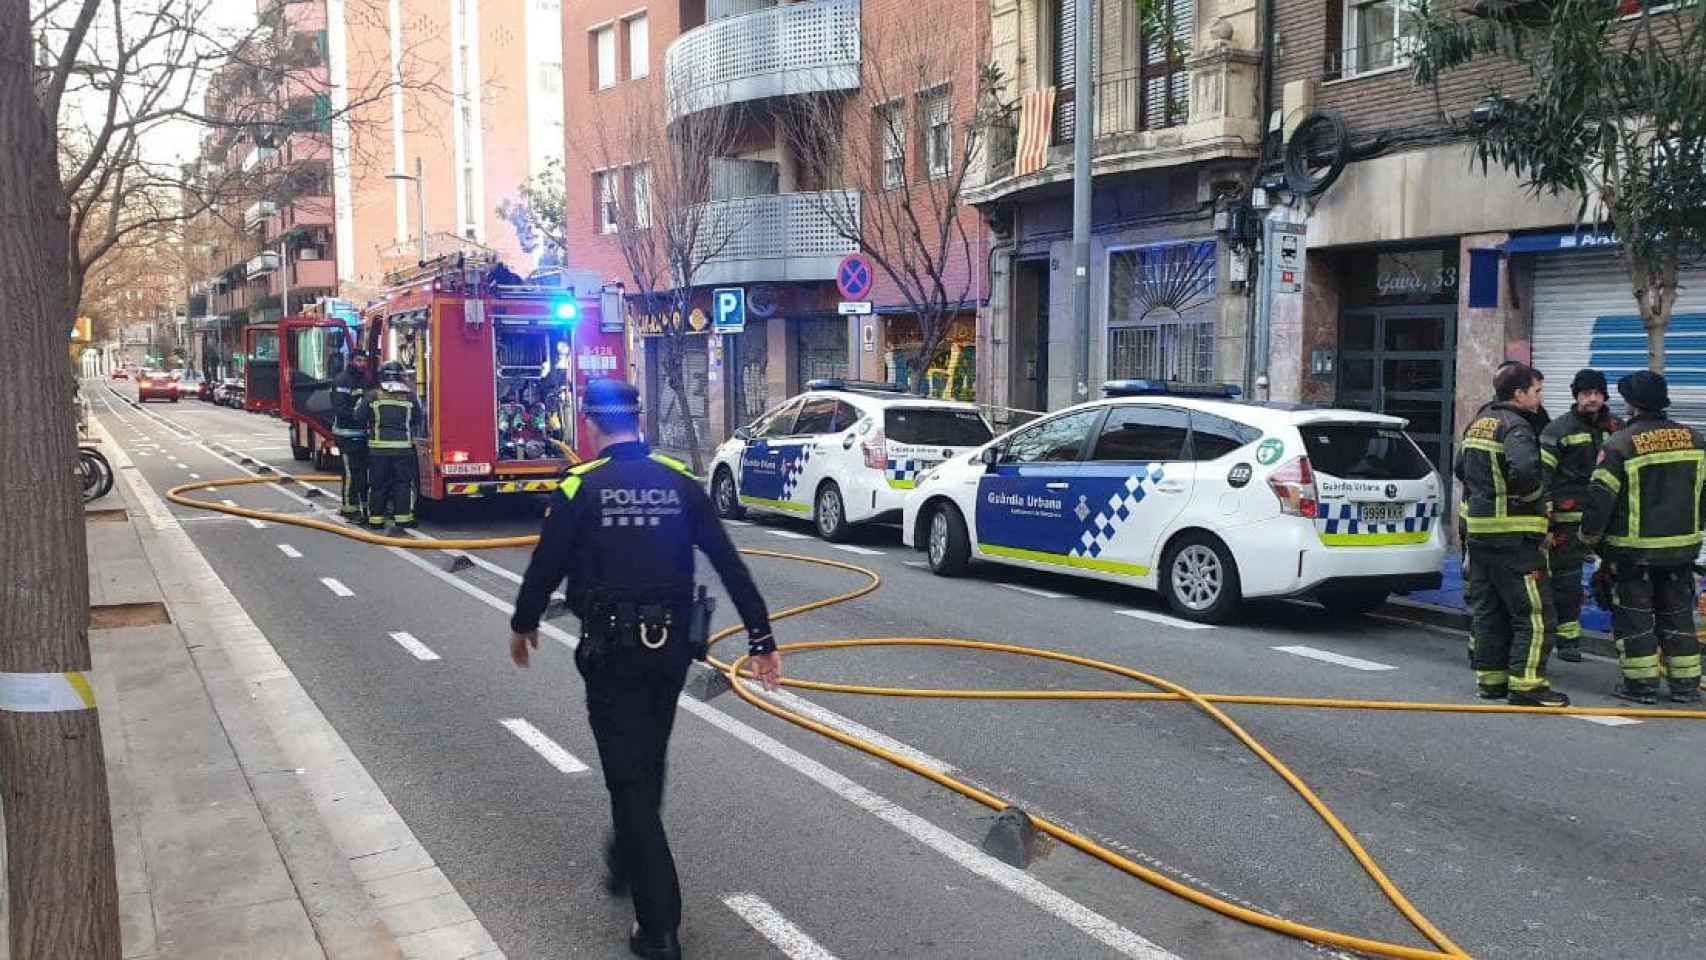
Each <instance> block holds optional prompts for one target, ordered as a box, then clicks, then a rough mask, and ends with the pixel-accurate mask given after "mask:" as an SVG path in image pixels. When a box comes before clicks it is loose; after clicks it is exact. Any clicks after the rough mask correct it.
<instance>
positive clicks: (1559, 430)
mask: <svg viewBox="0 0 1706 960" xmlns="http://www.w3.org/2000/svg"><path fill="white" fill-rule="evenodd" d="M1621 429H1623V424H1621V423H1619V422H1618V421H1617V418H1615V417H1613V416H1612V415H1611V412H1610V411H1609V410H1606V409H1605V408H1603V407H1601V408H1600V411H1599V415H1598V416H1596V417H1593V418H1588V417H1584V416H1582V414H1581V413H1579V412H1577V410H1576V408H1575V407H1573V406H1572V407H1571V408H1570V411H1569V412H1568V413H1566V414H1564V415H1563V416H1561V417H1559V418H1558V419H1556V420H1554V421H1552V422H1551V423H1549V424H1547V425H1546V429H1544V430H1542V431H1540V460H1541V463H1543V464H1544V465H1545V468H1546V471H1545V472H1546V490H1547V492H1548V493H1549V494H1550V495H1551V497H1552V522H1553V524H1555V525H1559V526H1564V525H1569V524H1577V523H1581V522H1582V510H1583V509H1584V508H1585V507H1586V506H1587V502H1588V489H1589V487H1590V486H1591V484H1592V481H1593V471H1594V468H1595V467H1596V466H1598V461H1599V448H1600V447H1601V446H1602V445H1603V444H1604V443H1605V438H1606V437H1609V436H1611V435H1612V434H1614V433H1616V432H1617V431H1619V430H1621Z"/></svg>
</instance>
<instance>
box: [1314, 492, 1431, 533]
mask: <svg viewBox="0 0 1706 960" xmlns="http://www.w3.org/2000/svg"><path fill="white" fill-rule="evenodd" d="M1321 511H1322V513H1323V516H1322V517H1320V518H1317V519H1316V521H1315V522H1316V524H1317V525H1319V526H1320V527H1321V532H1322V533H1426V532H1428V531H1429V530H1431V529H1433V525H1434V521H1436V520H1438V519H1439V501H1438V500H1424V501H1421V502H1419V503H1412V504H1410V507H1409V509H1408V510H1407V511H1405V513H1406V516H1405V517H1404V519H1402V520H1399V521H1392V522H1386V523H1365V522H1363V521H1362V520H1359V519H1357V505H1356V504H1354V503H1324V504H1322V505H1321Z"/></svg>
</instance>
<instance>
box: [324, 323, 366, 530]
mask: <svg viewBox="0 0 1706 960" xmlns="http://www.w3.org/2000/svg"><path fill="white" fill-rule="evenodd" d="M367 386H368V381H367V351H366V350H357V351H355V352H354V353H352V354H350V359H349V363H348V364H347V365H346V366H345V367H344V369H343V371H342V372H340V373H339V374H338V376H337V379H335V380H333V381H332V436H334V437H336V438H337V440H338V453H339V454H340V455H341V459H342V460H343V465H344V501H343V504H342V505H341V506H340V507H339V508H338V513H339V514H341V515H342V516H343V518H344V519H346V520H349V521H352V522H355V523H360V522H361V521H362V520H363V519H364V518H366V516H367V425H366V424H365V423H364V422H363V421H362V419H361V418H360V417H358V416H356V413H355V407H356V404H358V403H360V402H361V399H362V397H365V396H367Z"/></svg>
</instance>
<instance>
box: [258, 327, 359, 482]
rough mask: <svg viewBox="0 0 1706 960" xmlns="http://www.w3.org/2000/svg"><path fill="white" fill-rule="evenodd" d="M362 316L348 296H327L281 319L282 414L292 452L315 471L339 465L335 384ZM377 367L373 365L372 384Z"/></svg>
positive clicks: (280, 404)
mask: <svg viewBox="0 0 1706 960" xmlns="http://www.w3.org/2000/svg"><path fill="white" fill-rule="evenodd" d="M359 319H360V315H359V313H358V312H357V311H356V309H355V308H354V306H353V305H351V304H350V303H348V301H343V300H322V301H321V302H320V303H317V304H315V305H314V306H312V307H310V308H308V309H307V310H305V311H303V312H302V313H300V314H297V315H294V316H289V317H285V318H284V319H283V320H281V321H279V328H278V335H279V340H280V349H279V358H280V362H279V415H280V416H281V417H282V418H283V419H284V422H285V424H286V426H287V428H288V430H289V432H290V453H291V456H293V457H295V458H296V459H297V460H312V461H313V462H314V468H315V469H316V470H331V469H333V468H334V467H335V466H336V464H337V457H338V449H337V441H336V440H335V439H334V438H333V435H332V415H333V405H332V382H333V381H334V380H336V379H337V377H338V375H339V374H341V373H343V371H344V367H345V366H347V365H348V363H349V357H350V352H351V351H352V350H354V349H355V344H356V339H357V336H358V335H359V329H358V323H359ZM371 374H372V368H371V367H370V368H369V377H370V382H369V383H368V386H372V382H371Z"/></svg>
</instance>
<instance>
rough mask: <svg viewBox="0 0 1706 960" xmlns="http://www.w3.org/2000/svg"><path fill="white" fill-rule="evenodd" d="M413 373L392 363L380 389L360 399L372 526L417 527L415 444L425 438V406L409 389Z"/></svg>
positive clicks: (358, 409)
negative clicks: (422, 406) (364, 430)
mask: <svg viewBox="0 0 1706 960" xmlns="http://www.w3.org/2000/svg"><path fill="white" fill-rule="evenodd" d="M408 379H409V378H408V373H407V371H405V370H404V369H403V365H402V364H400V363H397V362H395V361H392V362H390V363H387V364H385V365H384V366H382V367H380V368H379V389H378V391H376V392H374V393H371V394H369V395H367V396H365V397H362V398H361V400H359V401H357V403H356V407H355V416H356V420H357V422H360V423H364V424H366V425H367V478H368V484H367V525H368V526H370V527H384V526H385V524H386V522H387V521H390V522H391V523H392V524H394V525H395V526H398V527H412V526H414V524H415V487H416V485H417V483H418V481H419V478H418V477H417V476H416V471H417V469H418V467H417V464H416V462H415V441H416V440H417V439H419V438H420V437H421V436H423V435H424V433H425V431H424V429H423V427H424V425H425V421H426V417H425V415H424V414H423V413H422V412H421V403H420V401H419V400H417V399H415V392H414V391H413V390H411V389H409V382H408Z"/></svg>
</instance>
